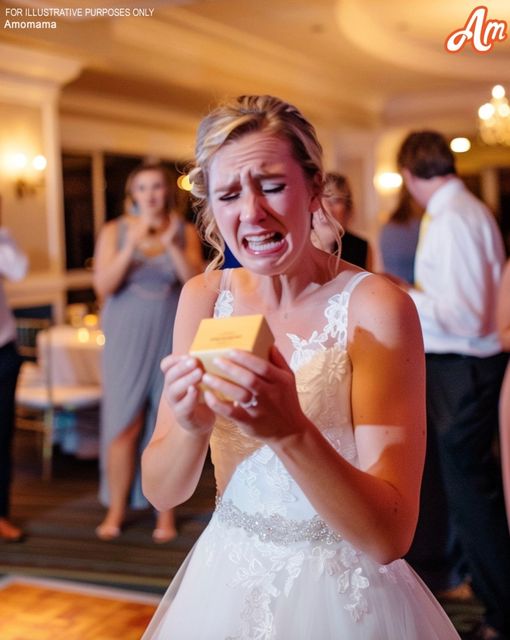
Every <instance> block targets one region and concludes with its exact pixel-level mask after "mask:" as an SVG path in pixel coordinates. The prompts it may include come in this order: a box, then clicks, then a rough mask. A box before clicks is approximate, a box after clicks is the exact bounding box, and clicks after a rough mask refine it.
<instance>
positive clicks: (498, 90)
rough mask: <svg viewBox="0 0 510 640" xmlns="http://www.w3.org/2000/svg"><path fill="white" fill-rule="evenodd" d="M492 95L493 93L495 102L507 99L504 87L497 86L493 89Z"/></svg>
mask: <svg viewBox="0 0 510 640" xmlns="http://www.w3.org/2000/svg"><path fill="white" fill-rule="evenodd" d="M491 93H492V97H493V98H494V99H495V100H501V99H502V98H504V97H505V88H504V87H503V86H502V85H500V84H497V85H495V86H494V87H492V92H491Z"/></svg>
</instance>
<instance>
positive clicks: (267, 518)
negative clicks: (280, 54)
mask: <svg viewBox="0 0 510 640" xmlns="http://www.w3.org/2000/svg"><path fill="white" fill-rule="evenodd" d="M190 179H191V181H192V182H193V185H194V186H193V189H194V194H195V195H196V196H197V197H198V198H199V199H200V200H201V205H202V209H201V216H202V224H203V227H204V229H205V235H206V238H207V239H209V241H210V242H211V243H212V244H213V246H215V247H216V249H217V252H218V256H217V260H216V261H215V262H213V263H212V267H213V268H212V269H210V270H209V271H208V272H207V273H206V274H203V275H200V276H197V277H196V278H193V279H192V280H190V281H189V282H188V283H186V285H185V287H184V289H183V292H182V294H181V298H180V301H179V308H178V313H177V319H176V323H175V333H174V351H173V353H172V354H171V355H169V356H167V357H166V358H165V359H164V360H163V361H162V365H161V366H162V370H163V372H164V375H165V384H164V389H163V394H162V398H161V403H160V407H159V414H158V419H157V425H156V429H155V431H154V434H153V436H152V439H151V441H150V443H149V445H148V446H147V448H146V449H145V451H144V454H143V460H142V469H143V487H144V492H145V494H146V496H147V497H148V499H149V500H150V501H151V502H152V503H153V505H154V506H155V507H156V508H157V509H159V510H165V509H170V508H172V507H174V506H175V505H177V504H180V503H182V502H184V501H185V500H187V499H188V498H189V497H190V496H191V495H192V493H193V491H194V490H195V487H196V486H197V483H198V481H199V478H200V474H201V471H202V466H203V463H204V459H205V457H206V454H207V450H208V447H209V446H210V448H211V455H212V460H213V463H214V466H215V476H216V484H217V496H218V497H217V506H216V509H215V512H214V514H213V516H212V519H211V521H210V523H209V525H208V527H207V528H206V530H205V531H204V533H203V534H202V536H201V537H200V539H199V541H198V542H197V544H196V545H195V547H194V549H193V550H192V552H191V553H190V555H189V556H188V558H187V560H186V561H185V563H184V565H183V566H182V567H181V569H180V571H179V573H178V574H177V576H176V577H175V579H174V580H173V582H172V584H171V586H170V588H169V590H168V591H167V593H166V595H165V596H164V598H163V600H162V602H161V604H160V607H159V608H158V611H157V612H156V614H155V617H154V619H153V620H152V622H151V623H150V625H149V627H148V629H147V631H146V633H145V634H144V636H143V640H148V639H152V638H158V639H164V640H200V639H202V640H220V639H221V640H234V639H239V640H241V639H242V640H248V639H258V640H291V639H292V640H310V639H312V638H317V639H318V640H337V639H338V640H339V639H340V638H348V639H349V640H357V639H359V640H361V639H363V640H376V639H377V640H397V639H402V640H432V639H436V640H449V639H454V638H458V637H459V636H458V634H457V633H456V631H455V629H454V628H453V626H452V624H451V623H450V621H449V620H448V618H447V616H446V614H445V613H444V612H443V610H442V609H441V607H440V606H439V604H438V603H437V602H436V600H435V599H434V597H433V596H432V595H431V593H430V592H429V591H428V590H427V588H426V587H425V586H424V585H423V583H422V582H421V581H420V579H419V578H418V577H417V576H416V574H415V573H414V572H413V571H412V569H411V568H410V567H409V566H408V565H407V564H406V563H405V561H403V560H401V557H402V556H403V555H404V554H405V553H406V551H407V549H408V548H409V545H410V543H411V540H412V538H413V534H414V529H415V526H416V521H417V516H418V503H419V492H420V481H421V470H422V466H423V459H424V452H425V408H424V356H423V345H422V340H421V331H420V327H419V322H418V319H417V316H416V312H415V309H414V305H413V303H412V301H411V300H410V299H409V298H408V296H407V295H406V294H405V293H403V292H402V291H401V290H400V289H399V288H397V287H396V286H394V285H393V284H392V283H390V282H389V281H388V280H387V279H386V278H384V277H382V276H377V275H372V274H369V273H367V272H365V271H362V270H360V269H358V268H357V267H355V266H353V265H351V264H349V263H347V262H345V261H343V260H341V259H339V258H337V257H335V256H331V255H329V254H326V253H324V252H323V251H321V250H320V249H318V248H316V247H314V245H313V244H312V243H311V241H310V227H311V219H312V215H313V212H314V211H316V210H317V209H318V208H319V207H321V193H322V186H323V170H322V158H321V147H320V144H319V142H318V140H317V137H316V134H315V131H314V129H313V127H312V126H311V124H310V123H309V122H308V121H307V120H306V119H305V118H304V117H303V116H302V115H301V113H300V112H299V111H298V110H297V109H296V108H295V107H293V106H291V105H289V104H287V103H285V102H283V101H281V100H279V99H277V98H273V97H270V96H243V97H241V98H239V99H237V100H236V101H234V102H232V103H230V104H226V105H223V106H220V107H218V108H217V109H216V110H215V111H213V112H212V113H211V114H209V116H207V117H206V118H205V119H204V120H203V122H202V124H201V126H200V128H199V132H198V139H197V146H196V167H195V169H194V170H193V171H192V173H191V175H190ZM332 224H333V225H334V222H332ZM225 243H226V244H227V245H228V246H229V248H230V249H231V250H232V252H233V254H234V255H235V257H236V258H237V260H238V261H239V262H240V263H241V264H242V266H243V268H240V269H234V270H232V271H220V270H214V267H215V266H218V264H220V263H221V256H222V251H223V248H224V246H225ZM253 313H262V314H264V316H265V318H266V320H267V322H268V323H269V326H270V327H271V330H272V332H273V334H274V336H275V345H274V346H273V347H272V350H271V352H270V357H269V361H266V360H264V359H262V358H259V357H257V356H255V355H253V354H251V353H248V352H245V351H240V350H231V351H229V352H228V353H227V354H226V355H225V356H224V357H221V358H218V359H217V362H216V363H215V364H216V365H217V366H218V367H219V368H220V369H221V370H222V371H223V372H224V373H225V377H224V378H223V377H220V376H216V375H212V374H211V373H207V372H204V371H203V368H202V367H201V364H200V362H199V361H198V360H197V359H196V358H194V357H190V356H189V355H188V354H187V351H188V349H189V347H190V344H191V342H192V339H193V337H194V334H195V332H196V330H197V328H198V325H199V322H200V320H201V319H202V318H205V317H211V316H214V317H225V316H239V315H246V314H253ZM234 381H235V382H234ZM202 388H205V391H204V392H203V393H202V391H201V389H202Z"/></svg>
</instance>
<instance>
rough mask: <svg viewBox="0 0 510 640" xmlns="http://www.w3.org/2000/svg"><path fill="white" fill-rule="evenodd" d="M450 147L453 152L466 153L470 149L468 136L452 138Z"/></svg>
mask: <svg viewBox="0 0 510 640" xmlns="http://www.w3.org/2000/svg"><path fill="white" fill-rule="evenodd" d="M450 149H451V150H452V151H454V152H455V153H466V151H469V150H470V149H471V142H470V141H469V139H468V138H453V140H452V141H451V142H450Z"/></svg>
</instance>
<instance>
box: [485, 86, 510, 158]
mask: <svg viewBox="0 0 510 640" xmlns="http://www.w3.org/2000/svg"><path fill="white" fill-rule="evenodd" d="M478 130H479V132H480V137H481V139H482V141H483V142H485V143H486V144H492V145H496V144H500V145H505V146H508V147H510V105H509V104H508V100H507V98H506V95H505V89H504V88H503V87H502V86H501V85H500V84H497V85H496V86H495V87H493V88H492V98H491V101H490V102H486V103H485V104H482V106H481V107H480V108H479V109H478Z"/></svg>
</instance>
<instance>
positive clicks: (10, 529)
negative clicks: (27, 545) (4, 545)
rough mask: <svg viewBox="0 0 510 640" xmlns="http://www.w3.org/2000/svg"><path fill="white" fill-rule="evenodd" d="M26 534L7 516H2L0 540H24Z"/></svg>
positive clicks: (0, 519) (0, 520)
mask: <svg viewBox="0 0 510 640" xmlns="http://www.w3.org/2000/svg"><path fill="white" fill-rule="evenodd" d="M24 538H25V534H24V533H23V531H22V530H21V529H18V527H16V526H14V525H13V524H12V523H11V522H9V520H7V518H0V542H23V540H24Z"/></svg>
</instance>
